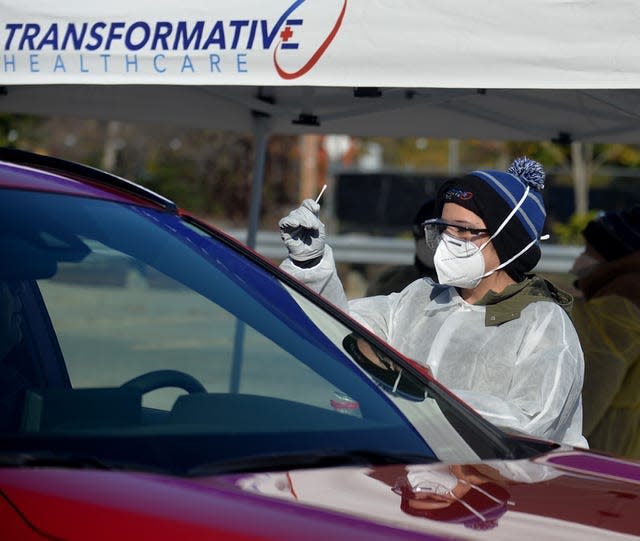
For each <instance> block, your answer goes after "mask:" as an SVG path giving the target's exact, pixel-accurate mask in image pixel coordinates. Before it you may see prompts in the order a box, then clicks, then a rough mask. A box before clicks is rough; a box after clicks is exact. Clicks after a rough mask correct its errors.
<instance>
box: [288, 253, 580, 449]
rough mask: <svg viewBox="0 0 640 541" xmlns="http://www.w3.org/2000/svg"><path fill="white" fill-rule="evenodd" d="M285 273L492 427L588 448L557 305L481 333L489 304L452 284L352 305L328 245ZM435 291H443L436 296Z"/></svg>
mask: <svg viewBox="0 0 640 541" xmlns="http://www.w3.org/2000/svg"><path fill="white" fill-rule="evenodd" d="M281 268H282V269H283V270H285V271H287V272H288V273H289V274H291V275H293V276H294V277H296V278H297V279H299V280H301V281H302V282H304V283H306V284H307V285H308V286H309V287H310V288H312V289H313V290H315V291H317V292H319V293H321V294H322V295H323V296H324V297H325V298H326V299H327V300H329V301H331V302H332V303H333V304H335V305H336V306H338V307H340V308H342V309H343V310H345V311H346V312H349V313H350V314H351V315H352V316H353V317H354V318H355V319H357V320H358V321H360V322H361V323H363V324H364V325H365V326H366V327H368V328H369V329H371V330H372V331H373V332H374V333H376V334H377V335H378V336H380V337H381V338H382V339H384V340H385V341H386V342H388V343H389V344H390V345H391V346H393V347H394V348H395V349H397V350H398V351H400V352H402V353H403V354H404V355H406V356H408V357H410V358H412V359H414V360H416V361H418V362H420V363H422V364H424V365H428V366H429V367H430V368H431V370H432V372H433V375H434V377H435V378H436V379H437V380H438V381H439V382H441V383H442V384H443V385H445V386H446V387H447V388H449V389H450V390H451V391H452V392H453V393H455V394H456V395H457V396H459V397H460V398H461V399H462V400H464V401H465V402H466V403H467V404H468V405H469V406H471V407H473V408H474V409H475V410H476V411H477V412H478V413H479V414H481V415H482V416H483V417H485V418H486V419H488V420H489V421H491V422H492V423H494V424H496V425H499V426H503V427H509V428H514V429H516V430H519V431H522V432H524V433H527V434H531V435H533V436H538V437H541V438H545V439H549V440H552V441H556V442H563V443H566V444H569V445H575V446H578V447H584V448H587V447H588V443H587V440H586V439H585V438H584V436H583V435H582V401H581V391H582V383H583V375H584V359H583V356H582V349H581V347H580V342H579V339H578V335H577V333H576V331H575V329H574V327H573V324H572V322H571V320H570V319H569V317H568V316H567V314H566V312H565V311H564V310H563V309H562V307H560V306H559V305H557V304H556V303H554V302H550V301H540V302H534V303H532V304H529V305H528V306H527V307H526V308H524V309H523V310H522V313H521V314H520V317H519V318H517V319H514V320H512V321H508V322H506V323H503V324H501V325H497V326H489V327H488V326H485V310H486V307H485V306H476V305H473V304H469V303H467V302H466V301H464V300H463V299H462V297H460V295H459V294H458V292H457V290H456V289H455V288H454V287H446V286H437V288H436V289H435V291H434V286H436V284H434V283H433V282H432V281H431V280H429V279H421V280H417V281H415V282H413V283H412V284H410V285H409V286H407V287H406V288H405V289H404V290H403V291H401V292H400V293H392V294H390V295H388V296H376V297H367V298H362V299H354V300H351V301H347V298H346V295H345V293H344V289H343V287H342V284H341V283H340V280H339V278H338V275H337V272H336V269H335V263H334V260H333V254H332V251H331V248H330V247H329V246H327V247H326V248H325V253H324V256H323V258H322V260H321V262H320V263H319V264H318V265H316V266H315V267H311V268H308V269H302V268H299V267H297V266H296V265H295V264H294V263H293V262H292V261H291V260H289V259H287V260H285V261H283V262H282V264H281ZM432 292H435V293H438V294H437V296H434V298H433V299H431V298H430V297H431V296H432V295H431V294H432Z"/></svg>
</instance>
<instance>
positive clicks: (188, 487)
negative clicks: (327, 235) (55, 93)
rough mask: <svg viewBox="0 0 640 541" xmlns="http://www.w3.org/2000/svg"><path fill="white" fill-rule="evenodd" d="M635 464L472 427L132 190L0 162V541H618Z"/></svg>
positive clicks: (103, 176) (194, 227) (346, 329)
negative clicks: (536, 540)
mask: <svg viewBox="0 0 640 541" xmlns="http://www.w3.org/2000/svg"><path fill="white" fill-rule="evenodd" d="M639 513H640V464H638V463H636V462H632V461H626V460H621V459H616V458H613V457H609V456H605V455H601V454H597V453H594V452H589V451H584V450H579V449H572V448H568V447H566V446H560V445H558V444H555V443H553V442H547V441H540V440H537V439H534V438H528V437H524V436H520V435H515V434H508V433H505V432H503V431H502V430H500V429H498V428H496V427H494V426H492V425H491V424H489V423H488V422H486V421H485V420H484V419H482V418H481V417H480V416H479V415H477V414H476V413H475V412H474V411H472V410H471V409H470V408H468V407H467V406H466V405H465V404H463V403H462V402H460V401H459V400H458V399H457V398H456V397H455V396H453V395H452V394H451V393H449V392H448V391H447V389H445V388H443V387H442V386H440V385H439V384H438V383H437V382H436V381H434V380H433V379H432V378H431V377H430V376H429V374H427V373H426V372H425V371H424V369H422V368H421V367H420V366H418V365H417V364H415V363H414V362H412V361H411V360H410V359H407V358H405V357H403V356H402V355H400V354H399V353H398V352H396V351H394V350H393V349H392V348H390V347H389V346H388V345H386V344H385V343H384V342H381V341H380V340H378V339H377V338H376V337H374V336H373V335H371V334H370V333H369V332H368V331H366V330H365V329H363V328H362V327H361V326H359V325H358V324H357V323H356V322H354V321H352V320H351V319H350V318H349V317H347V316H346V315H345V314H344V313H342V312H340V311H339V310H337V309H336V308H335V307H333V306H331V305H330V304H328V303H327V302H325V301H324V300H323V299H321V298H320V297H318V296H316V295H315V294H313V293H312V292H310V291H309V290H308V289H307V288H305V287H304V286H303V285H301V284H299V283H298V282H296V281H295V280H293V279H292V278H290V277H289V276H287V275H286V274H284V273H282V272H281V271H280V270H279V269H277V268H275V267H274V266H273V265H271V264H270V263H269V262H267V261H266V260H265V259H263V258H262V257H260V256H259V255H258V254H256V253H255V252H253V251H251V250H249V249H248V248H246V247H245V246H243V245H242V244H241V243H238V242H237V241H235V240H234V239H232V238H231V237H229V236H227V235H225V234H224V233H223V232H221V231H218V230H217V229H215V228H212V227H210V226H208V225H207V224H205V223H202V222H201V221H200V220H198V219H197V218H195V217H193V216H191V215H189V214H188V213H187V212H184V211H182V210H181V209H178V208H177V207H176V205H175V204H174V203H172V202H171V201H169V200H167V199H166V198H164V197H162V196H160V195H158V194H155V193H153V192H151V191H149V190H147V189H145V188H143V187H141V186H139V185H137V184H135V183H132V182H129V181H127V180H124V179H121V178H118V177H114V176H112V175H110V174H107V173H104V172H102V171H98V170H95V169H92V168H89V167H86V166H83V165H80V164H76V163H70V162H67V161H64V160H60V159H56V158H52V157H46V156H40V155H36V154H31V153H27V152H22V151H17V150H10V149H0V539H2V540H3V541H5V540H7V541H13V540H20V541H22V540H30V539H33V540H57V541H60V540H68V541H71V540H92V541H94V540H101V539H105V540H106V539H109V540H113V539H155V540H163V539H167V540H169V539H170V540H176V539H179V540H181V541H183V540H205V539H216V540H217V539H274V540H275V539H296V540H298V539H305V540H307V539H322V540H326V539H350V540H351V539H353V540H358V539H363V540H364V539H366V540H367V541H371V540H375V539H385V540H389V539H404V540H410V539H475V538H483V539H494V538H495V539H510V540H511V539H518V538H522V539H528V538H533V537H534V536H543V537H544V538H548V539H585V538H594V539H631V538H637V537H638V536H640V521H639V520H638V519H637V516H638V514H639Z"/></svg>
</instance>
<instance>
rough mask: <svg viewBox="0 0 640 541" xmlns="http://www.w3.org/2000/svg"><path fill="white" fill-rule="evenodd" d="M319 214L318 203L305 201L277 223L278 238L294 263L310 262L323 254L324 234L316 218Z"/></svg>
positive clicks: (322, 227)
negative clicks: (278, 227) (278, 228)
mask: <svg viewBox="0 0 640 541" xmlns="http://www.w3.org/2000/svg"><path fill="white" fill-rule="evenodd" d="M319 212H320V205H318V203H316V202H315V201H314V200H313V199H305V200H304V201H303V202H302V205H300V206H299V207H298V208H297V209H295V210H292V211H291V212H290V213H289V215H288V216H285V217H284V218H282V219H281V220H280V221H279V222H278V225H279V226H280V237H281V238H282V240H283V241H284V244H285V246H286V247H287V250H289V257H291V259H293V260H294V261H301V262H304V261H310V260H313V259H317V258H320V257H322V255H323V254H324V244H325V232H324V224H323V223H322V222H321V221H320V219H319V218H318V213H319Z"/></svg>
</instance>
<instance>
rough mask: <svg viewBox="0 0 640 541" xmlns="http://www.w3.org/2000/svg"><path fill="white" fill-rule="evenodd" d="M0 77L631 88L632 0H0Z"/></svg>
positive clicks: (634, 70)
mask: <svg viewBox="0 0 640 541" xmlns="http://www.w3.org/2000/svg"><path fill="white" fill-rule="evenodd" d="M0 13H2V17H1V23H0V43H1V44H2V52H1V53H0V85H33V84H92V85H96V84H97V85H106V84H109V85H113V84H117V85H119V84H132V85H134V84H135V85H139V84H145V85H148V84H156V85H265V86H268V85H278V86H287V85H297V86H300V85H302V86H333V87H336V86H351V87H368V86H376V87H405V88H407V87H409V88H410V87H425V88H556V89H570V88H571V89H580V88H582V89H589V88H592V89H598V88H640V63H639V62H638V61H637V54H636V51H638V50H640V30H638V26H637V21H638V20H640V3H638V2H636V1H632V0H627V1H616V2H612V1H610V0H609V1H605V0H572V1H559V0H528V1H527V2H518V1H514V0H493V1H492V2H478V1H477V0H446V1H442V0H270V1H268V2H263V1H259V0H233V1H228V2H203V1H202V0H181V1H179V2H175V1H173V0H171V1H169V0H158V1H154V2H148V1H146V0H110V1H109V2H100V3H97V2H96V3H90V2H87V1H86V0H82V1H80V0H66V1H65V2H60V1H58V0H56V1H52V0H21V1H20V2H17V1H16V0H11V1H8V0H0Z"/></svg>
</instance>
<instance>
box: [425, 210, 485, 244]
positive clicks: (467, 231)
mask: <svg viewBox="0 0 640 541" xmlns="http://www.w3.org/2000/svg"><path fill="white" fill-rule="evenodd" d="M422 226H423V227H424V236H425V240H426V242H427V246H429V247H430V248H432V249H435V248H436V246H438V243H439V242H440V237H442V234H443V233H447V234H448V235H451V236H452V237H455V238H457V239H460V240H470V241H473V240H476V239H477V238H479V237H482V236H486V235H488V234H489V230H488V229H479V228H476V227H467V226H465V225H460V224H454V223H451V222H447V221H445V220H442V219H440V218H432V219H430V220H426V221H425V222H423V223H422Z"/></svg>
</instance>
